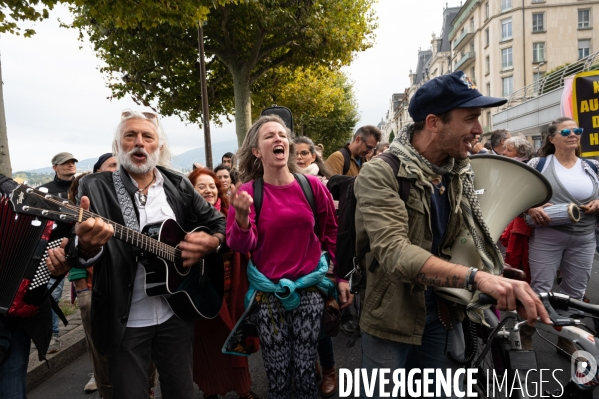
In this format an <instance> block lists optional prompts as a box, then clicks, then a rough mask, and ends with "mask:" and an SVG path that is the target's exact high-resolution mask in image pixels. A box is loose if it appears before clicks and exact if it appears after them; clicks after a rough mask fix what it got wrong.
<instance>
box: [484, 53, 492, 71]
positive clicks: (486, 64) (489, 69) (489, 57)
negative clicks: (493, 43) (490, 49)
mask: <svg viewBox="0 0 599 399" xmlns="http://www.w3.org/2000/svg"><path fill="white" fill-rule="evenodd" d="M485 66H486V67H485V73H491V56H487V57H486V58H485Z"/></svg>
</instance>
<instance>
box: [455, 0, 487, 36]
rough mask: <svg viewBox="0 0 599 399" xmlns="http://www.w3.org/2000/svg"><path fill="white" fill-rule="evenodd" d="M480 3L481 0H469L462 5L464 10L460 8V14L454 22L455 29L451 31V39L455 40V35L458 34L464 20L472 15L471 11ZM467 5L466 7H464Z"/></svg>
mask: <svg viewBox="0 0 599 399" xmlns="http://www.w3.org/2000/svg"><path fill="white" fill-rule="evenodd" d="M478 3H480V0H469V1H467V2H466V4H464V6H462V10H460V16H459V18H458V19H457V20H455V21H454V22H453V24H452V25H453V27H454V28H453V30H452V31H451V32H449V40H453V37H454V36H455V35H456V34H457V30H458V29H459V28H460V26H462V22H464V20H465V19H466V18H467V17H468V16H469V15H470V12H471V11H472V10H473V9H474V7H476V5H477V4H478ZM464 7H465V8H464Z"/></svg>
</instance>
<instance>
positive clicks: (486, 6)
mask: <svg viewBox="0 0 599 399" xmlns="http://www.w3.org/2000/svg"><path fill="white" fill-rule="evenodd" d="M485 19H489V2H488V1H487V2H486V3H485Z"/></svg>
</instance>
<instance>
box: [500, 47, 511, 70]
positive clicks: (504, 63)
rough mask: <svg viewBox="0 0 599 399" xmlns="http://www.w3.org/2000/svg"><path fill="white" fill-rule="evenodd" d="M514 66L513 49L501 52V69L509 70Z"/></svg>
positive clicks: (509, 48)
mask: <svg viewBox="0 0 599 399" xmlns="http://www.w3.org/2000/svg"><path fill="white" fill-rule="evenodd" d="M513 66H514V62H513V58H512V48H511V47H508V48H504V49H502V50H501V69H508V68H512V67H513Z"/></svg>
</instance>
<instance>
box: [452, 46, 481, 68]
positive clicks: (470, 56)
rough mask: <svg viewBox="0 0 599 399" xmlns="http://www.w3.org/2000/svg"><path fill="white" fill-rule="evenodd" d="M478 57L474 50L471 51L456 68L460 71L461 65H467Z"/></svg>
mask: <svg viewBox="0 0 599 399" xmlns="http://www.w3.org/2000/svg"><path fill="white" fill-rule="evenodd" d="M475 58H476V53H475V52H474V51H469V52H467V53H466V54H464V56H463V57H462V58H460V60H459V61H458V62H457V63H456V64H455V67H454V70H455V71H458V70H460V68H461V67H464V66H466V65H467V64H469V63H470V61H474V59H475Z"/></svg>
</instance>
